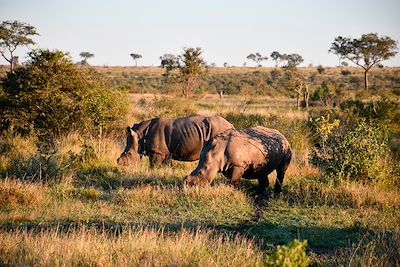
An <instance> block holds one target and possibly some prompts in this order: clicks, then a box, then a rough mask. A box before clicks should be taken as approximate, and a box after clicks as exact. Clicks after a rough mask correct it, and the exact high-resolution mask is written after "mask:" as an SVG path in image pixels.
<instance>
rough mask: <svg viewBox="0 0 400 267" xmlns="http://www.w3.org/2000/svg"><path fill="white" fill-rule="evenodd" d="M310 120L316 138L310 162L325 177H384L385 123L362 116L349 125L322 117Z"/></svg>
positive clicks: (385, 175)
mask: <svg viewBox="0 0 400 267" xmlns="http://www.w3.org/2000/svg"><path fill="white" fill-rule="evenodd" d="M312 123H313V124H314V132H316V134H317V136H318V137H317V139H319V141H317V142H315V149H314V152H313V154H312V155H311V162H312V163H313V164H314V165H316V166H318V167H320V168H321V169H322V170H323V171H324V172H325V174H327V175H328V176H329V177H334V178H337V179H339V180H342V179H344V178H346V179H350V180H358V181H363V182H370V181H375V182H376V181H378V180H380V179H382V178H383V179H387V174H388V173H383V172H385V171H387V168H383V166H384V164H385V161H386V160H387V155H389V153H388V151H389V148H388V129H387V127H385V126H382V125H379V124H373V123H371V122H367V121H366V120H365V119H360V120H359V121H358V122H353V123H355V125H354V126H353V127H349V128H347V127H346V125H343V124H341V125H340V126H339V123H338V121H337V120H336V121H333V122H331V121H330V120H329V119H328V120H326V119H324V117H322V120H314V121H312ZM315 125H316V126H315ZM315 129H319V130H317V131H315Z"/></svg>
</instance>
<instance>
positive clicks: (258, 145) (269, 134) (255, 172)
mask: <svg viewBox="0 0 400 267" xmlns="http://www.w3.org/2000/svg"><path fill="white" fill-rule="evenodd" d="M291 158H292V152H291V149H290V145H289V142H288V141H287V140H286V138H285V137H284V136H283V135H282V134H281V133H280V132H278V131H277V130H274V129H269V128H265V127H261V126H258V127H254V128H249V129H245V130H243V131H238V130H235V129H231V130H227V131H225V132H223V133H221V134H219V135H217V136H216V137H214V139H213V140H212V141H211V142H209V143H208V144H207V145H205V146H204V148H203V150H202V152H201V156H200V160H199V164H198V166H197V168H196V169H195V170H194V171H193V172H192V173H191V174H190V175H188V176H187V177H186V178H185V185H188V186H190V185H200V186H207V185H210V184H211V182H212V181H213V180H214V178H215V176H216V174H217V173H218V172H221V173H222V174H223V175H224V176H225V177H227V178H228V179H230V180H231V182H232V183H233V184H234V185H238V183H239V180H240V178H241V177H243V178H247V179H258V184H259V185H258V194H260V195H261V194H263V193H264V191H265V189H266V188H267V187H268V185H269V181H268V175H269V174H270V173H271V172H273V171H274V170H276V172H277V179H276V183H275V188H274V191H275V193H280V192H281V190H282V183H283V179H284V176H285V172H286V170H287V168H288V166H289V163H290V160H291Z"/></svg>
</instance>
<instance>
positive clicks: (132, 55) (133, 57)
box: [130, 53, 142, 67]
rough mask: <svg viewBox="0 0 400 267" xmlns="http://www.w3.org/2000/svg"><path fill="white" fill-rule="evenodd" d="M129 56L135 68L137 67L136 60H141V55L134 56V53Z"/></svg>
mask: <svg viewBox="0 0 400 267" xmlns="http://www.w3.org/2000/svg"><path fill="white" fill-rule="evenodd" d="M130 55H131V57H132V59H133V60H134V61H135V67H137V60H138V59H139V58H142V55H139V54H135V53H132V54H130Z"/></svg>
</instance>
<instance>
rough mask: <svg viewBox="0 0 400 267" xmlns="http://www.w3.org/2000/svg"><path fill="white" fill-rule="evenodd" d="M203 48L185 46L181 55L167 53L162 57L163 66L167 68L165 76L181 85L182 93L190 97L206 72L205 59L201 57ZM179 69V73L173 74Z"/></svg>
mask: <svg viewBox="0 0 400 267" xmlns="http://www.w3.org/2000/svg"><path fill="white" fill-rule="evenodd" d="M201 54H202V51H201V48H199V47H196V48H191V47H190V48H184V49H183V53H182V54H181V55H179V56H175V55H172V54H165V55H164V56H162V57H160V60H161V67H163V68H165V70H166V73H165V76H167V77H169V78H171V79H169V80H174V82H177V83H179V84H180V85H181V89H182V94H183V95H184V96H185V97H187V98H189V97H190V96H191V94H192V91H193V89H194V87H195V86H197V85H198V83H199V81H200V79H199V78H200V76H201V75H202V74H203V73H204V72H205V70H204V69H205V65H206V63H205V61H204V60H203V58H202V57H201ZM175 69H177V70H178V73H175V74H174V75H172V71H173V70H175Z"/></svg>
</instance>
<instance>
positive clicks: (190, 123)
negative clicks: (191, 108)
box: [166, 116, 211, 161]
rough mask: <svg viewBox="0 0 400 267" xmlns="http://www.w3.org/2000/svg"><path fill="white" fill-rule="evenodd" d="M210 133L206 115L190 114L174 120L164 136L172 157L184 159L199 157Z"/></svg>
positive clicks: (189, 159) (190, 159)
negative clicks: (171, 127) (170, 128)
mask: <svg viewBox="0 0 400 267" xmlns="http://www.w3.org/2000/svg"><path fill="white" fill-rule="evenodd" d="M210 133H211V127H210V125H209V123H208V122H207V118H206V117H203V116H191V117H186V118H181V119H177V120H175V121H174V123H173V129H172V131H170V132H168V133H167V134H168V135H169V136H166V139H167V140H169V144H168V147H169V150H170V153H171V154H172V158H173V159H176V160H184V161H194V160H197V159H199V157H200V152H201V149H202V148H203V145H204V144H205V142H207V141H208V140H209V136H210Z"/></svg>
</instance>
